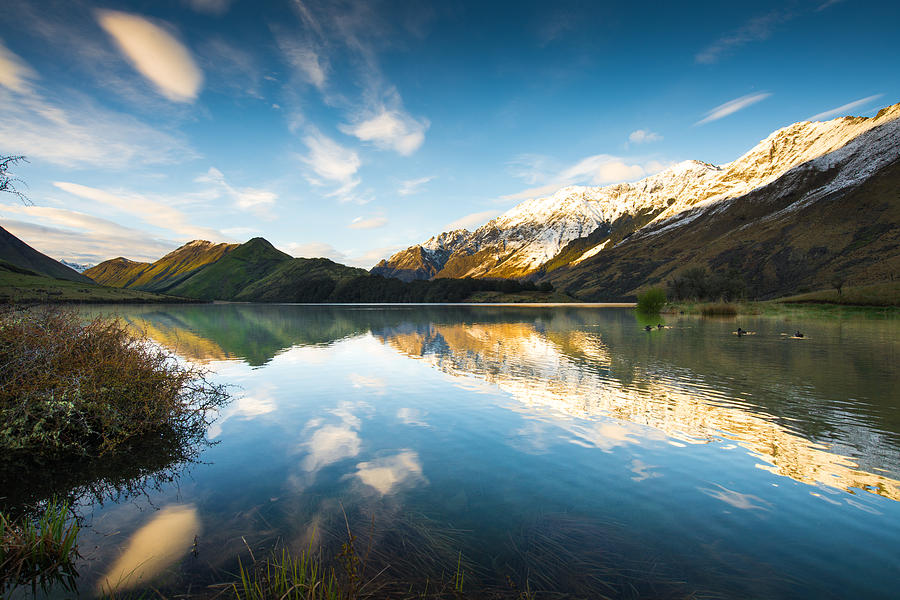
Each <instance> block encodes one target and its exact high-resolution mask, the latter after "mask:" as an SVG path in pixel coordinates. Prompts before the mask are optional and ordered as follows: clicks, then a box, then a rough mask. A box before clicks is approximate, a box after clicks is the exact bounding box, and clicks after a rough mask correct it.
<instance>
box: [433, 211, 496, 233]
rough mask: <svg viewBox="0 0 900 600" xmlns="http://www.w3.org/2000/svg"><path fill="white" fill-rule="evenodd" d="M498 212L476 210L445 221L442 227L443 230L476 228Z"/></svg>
mask: <svg viewBox="0 0 900 600" xmlns="http://www.w3.org/2000/svg"><path fill="white" fill-rule="evenodd" d="M499 212H500V211H497V210H485V211H482V212H476V213H472V214H469V215H466V216H464V217H460V218H459V219H457V220H455V221H453V222H452V223H447V225H446V227H444V231H453V230H455V229H469V230H472V229H476V228H478V227H480V226H481V225H484V224H485V223H487V222H488V221H490V220H491V219H493V218H494V217H496V216H497V215H498V214H499Z"/></svg>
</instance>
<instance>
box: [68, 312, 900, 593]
mask: <svg viewBox="0 0 900 600" xmlns="http://www.w3.org/2000/svg"><path fill="white" fill-rule="evenodd" d="M88 310H90V311H92V312H97V311H100V312H102V313H104V314H112V313H115V314H118V315H119V316H120V317H122V318H123V319H125V320H127V321H128V322H130V323H132V324H134V325H135V326H137V327H140V328H141V329H142V330H143V331H145V332H146V334H147V335H148V336H149V337H150V338H151V339H153V340H154V341H155V342H157V343H159V344H161V345H163V346H165V347H166V348H169V349H171V350H172V351H174V352H176V353H177V354H178V355H179V356H181V357H183V358H184V359H186V360H190V361H193V362H197V363H199V364H202V365H204V366H205V367H206V368H208V369H209V370H210V371H211V373H212V374H211V378H212V379H213V380H214V381H216V382H222V383H226V384H228V385H230V386H232V388H231V393H232V395H233V396H234V400H233V401H232V403H231V404H230V405H228V406H227V407H226V408H225V409H224V410H223V412H222V413H221V416H220V417H219V419H218V420H217V421H216V423H215V424H214V425H213V426H212V428H211V430H210V432H209V436H210V438H211V439H213V440H214V441H215V442H216V443H215V444H213V445H211V446H210V447H208V448H205V449H204V450H203V451H202V453H201V455H200V457H199V462H197V463H196V464H192V465H188V466H187V467H186V468H184V469H182V470H180V471H179V472H176V473H169V474H163V475H162V476H160V477H157V478H155V479H153V481H152V485H144V486H141V487H140V489H139V490H138V491H137V493H134V492H135V491H134V490H132V493H130V494H129V493H124V494H121V495H120V496H119V497H118V498H112V499H111V498H110V497H109V494H107V497H106V498H105V500H104V502H103V503H102V504H101V503H98V502H89V501H87V500H86V501H85V503H84V505H83V507H82V512H83V513H84V514H85V516H86V524H87V528H86V529H85V530H84V532H83V537H82V541H81V547H82V553H83V554H84V555H85V557H86V560H85V562H84V564H83V567H82V574H83V578H82V582H83V589H84V590H90V589H94V588H96V587H97V586H98V585H100V583H101V582H104V581H113V580H116V581H118V580H121V579H125V580H127V581H128V582H129V583H128V585H130V586H133V587H147V586H149V585H152V586H154V587H155V588H157V589H160V590H164V591H165V590H169V591H173V590H185V589H187V588H188V587H189V586H192V587H193V588H198V587H200V586H201V584H212V583H216V582H222V581H229V580H231V579H232V578H233V573H234V571H235V569H236V565H237V557H238V556H240V557H241V558H242V560H243V561H244V562H245V563H246V562H247V560H248V559H249V553H250V551H252V552H254V553H255V554H256V555H257V557H259V556H261V555H265V553H266V551H267V550H268V549H271V548H273V547H275V546H276V545H280V546H287V547H289V548H293V549H303V548H308V547H310V546H312V547H315V548H318V547H322V548H324V549H325V551H326V552H330V551H334V549H339V546H340V543H341V542H342V541H344V540H345V538H346V530H347V527H349V528H350V529H351V530H352V531H353V533H354V535H356V536H357V538H358V540H360V542H359V543H362V542H363V541H364V543H363V546H365V547H371V550H370V553H371V559H370V564H371V565H372V567H371V568H372V569H373V571H372V573H371V575H374V574H375V573H377V572H378V571H380V570H381V569H386V570H385V572H384V573H383V574H382V575H381V577H396V578H404V579H407V580H409V581H411V582H414V583H416V584H423V585H424V582H425V579H426V578H429V580H430V581H435V580H438V579H440V578H441V577H442V576H443V578H444V579H446V578H447V577H448V574H450V576H452V574H453V573H454V572H455V571H456V570H457V565H460V568H461V569H462V570H463V571H464V573H465V575H466V578H465V586H466V587H467V588H468V589H469V590H470V591H472V590H477V589H479V587H483V588H485V589H496V590H501V589H506V590H513V591H514V590H522V589H526V587H527V588H530V589H531V590H535V591H554V592H564V593H566V594H569V595H568V596H566V595H562V596H553V597H554V598H556V597H573V598H574V597H579V598H602V597H611V598H619V597H626V598H628V597H658V598H685V597H704V598H705V597H715V598H751V597H753V598H798V597H805V598H847V597H865V598H888V597H896V594H897V584H898V582H900V577H898V576H900V552H898V549H900V502H898V501H900V391H898V389H900V386H898V384H900V360H898V359H900V320H897V319H888V320H884V319H865V318H834V317H829V318H825V317H816V316H813V315H812V314H811V313H803V312H796V313H790V314H787V315H786V316H777V317H773V316H759V317H740V318H738V319H730V320H727V319H726V320H713V319H701V318H696V317H687V316H675V317H673V316H671V315H666V316H664V317H662V318H660V319H656V320H654V321H653V324H654V327H653V329H652V331H649V332H648V331H645V330H644V323H643V322H641V321H638V320H637V319H636V317H635V314H634V312H633V311H631V310H628V309H616V308H596V307H576V306H555V307H514V306H455V305H447V306H302V305H301V306H297V305H236V304H217V305H202V306H135V307H124V306H118V307H101V308H96V307H94V308H91V309H88ZM663 319H664V321H663ZM657 321H660V322H664V323H665V325H666V327H665V328H664V329H657V328H656V327H655V324H656V323H657ZM738 326H740V327H742V328H743V329H745V330H750V331H752V332H755V333H754V335H749V336H743V337H738V336H736V335H734V334H733V333H732V332H733V331H735V330H736V329H737V327H738ZM797 330H800V331H802V332H803V333H804V338H803V339H792V337H791V334H793V333H794V332H795V331H797ZM786 334H788V335H786ZM345 515H346V522H345ZM442 574H443V575H442ZM538 597H540V596H538Z"/></svg>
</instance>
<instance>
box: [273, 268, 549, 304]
mask: <svg viewBox="0 0 900 600" xmlns="http://www.w3.org/2000/svg"><path fill="white" fill-rule="evenodd" d="M552 290H553V286H552V285H550V284H549V283H542V284H540V285H537V284H535V283H534V282H532V281H516V280H510V279H469V278H467V279H435V280H433V281H410V282H405V281H401V280H399V279H395V278H386V277H382V276H380V275H368V276H361V277H353V278H350V279H344V280H340V281H335V280H333V279H329V278H321V279H305V280H302V281H298V282H297V284H296V285H295V286H291V288H290V289H284V290H282V291H281V293H280V294H278V296H279V297H277V298H271V297H269V298H267V300H274V301H276V302H277V301H280V302H462V301H464V300H466V299H467V298H468V297H469V296H471V295H472V294H474V293H476V292H504V293H516V292H526V291H531V292H533V291H542V292H549V291H552Z"/></svg>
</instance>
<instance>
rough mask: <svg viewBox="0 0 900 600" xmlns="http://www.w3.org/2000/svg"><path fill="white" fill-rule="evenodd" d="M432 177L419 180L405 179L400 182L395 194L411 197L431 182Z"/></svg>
mask: <svg viewBox="0 0 900 600" xmlns="http://www.w3.org/2000/svg"><path fill="white" fill-rule="evenodd" d="M433 179H434V176H429V177H420V178H419V179H407V180H406V181H401V182H400V187H399V188H398V189H397V193H398V194H400V195H401V196H411V195H413V194H418V193H419V192H421V191H422V186H423V185H425V184H426V183H428V182H429V181H431V180H433Z"/></svg>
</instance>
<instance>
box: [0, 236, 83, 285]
mask: <svg viewBox="0 0 900 600" xmlns="http://www.w3.org/2000/svg"><path fill="white" fill-rule="evenodd" d="M0 260H2V261H4V263H6V264H7V265H13V266H14V267H19V268H22V269H26V270H27V271H28V272H33V273H36V274H38V275H46V276H47V277H55V278H56V279H65V280H67V281H74V282H77V283H92V282H91V280H90V279H88V278H87V277H85V276H84V275H82V274H81V273H79V272H78V271H76V270H75V269H72V268H69V267H67V266H66V265H64V264H62V263H61V262H59V261H56V260H53V259H52V258H50V257H49V256H47V255H46V254H42V253H40V252H38V251H37V250H35V249H34V248H32V247H31V246H29V245H28V244H26V243H25V242H23V241H22V240H20V239H19V238H17V237H16V236H14V235H13V234H11V233H10V232H8V231H7V230H5V229H3V228H2V227H0Z"/></svg>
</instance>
